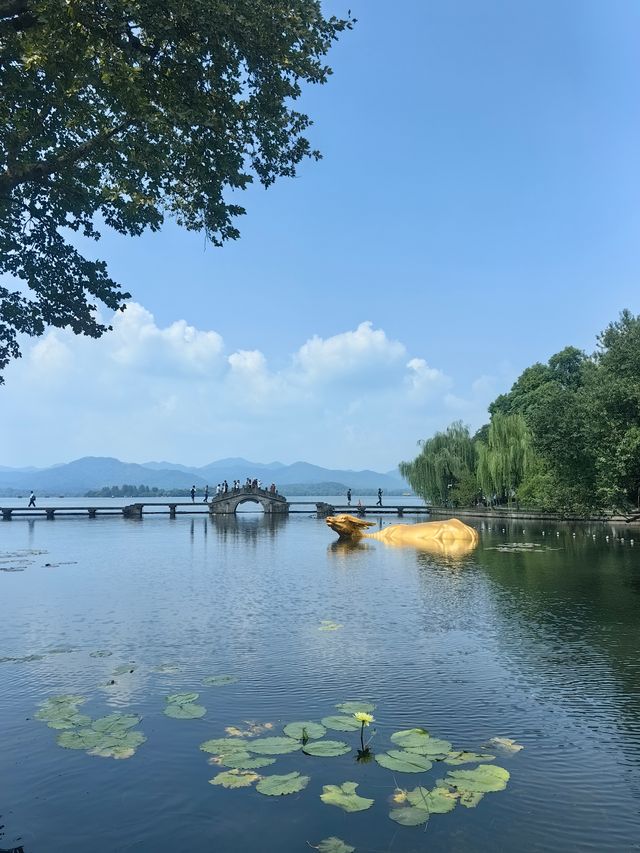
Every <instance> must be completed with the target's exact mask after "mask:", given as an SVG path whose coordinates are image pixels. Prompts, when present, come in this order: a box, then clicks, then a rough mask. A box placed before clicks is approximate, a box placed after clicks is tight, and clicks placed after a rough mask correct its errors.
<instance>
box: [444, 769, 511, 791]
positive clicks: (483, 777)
mask: <svg viewBox="0 0 640 853" xmlns="http://www.w3.org/2000/svg"><path fill="white" fill-rule="evenodd" d="M509 778H510V774H509V771H508V770H505V769H504V767H496V766H495V764H480V765H479V766H478V767H475V768H474V769H473V770H450V771H449V773H448V774H447V777H446V779H444V781H443V782H442V785H441V783H440V782H438V786H445V785H449V787H451V788H457V789H458V790H459V791H460V793H461V794H462V792H464V791H469V792H471V793H474V794H485V793H488V792H490V791H504V789H505V788H506V787H507V782H508V781H509Z"/></svg>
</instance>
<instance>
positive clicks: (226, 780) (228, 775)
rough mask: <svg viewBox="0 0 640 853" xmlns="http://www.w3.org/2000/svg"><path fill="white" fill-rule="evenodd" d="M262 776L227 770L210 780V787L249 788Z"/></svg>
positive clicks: (244, 771)
mask: <svg viewBox="0 0 640 853" xmlns="http://www.w3.org/2000/svg"><path fill="white" fill-rule="evenodd" d="M258 779H260V776H259V775H258V774H257V773H251V772H250V771H248V770H227V771H226V772H224V773H218V775H217V776H214V778H213V779H209V784H210V785H222V786H223V787H225V788H248V787H249V786H250V785H253V783H254V782H257V781H258Z"/></svg>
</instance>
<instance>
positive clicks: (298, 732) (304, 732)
mask: <svg viewBox="0 0 640 853" xmlns="http://www.w3.org/2000/svg"><path fill="white" fill-rule="evenodd" d="M284 733H285V734H286V736H287V737H292V738H293V739H294V740H302V739H303V738H305V737H306V738H308V739H309V740H314V739H315V738H319V737H322V736H323V735H326V733H327V730H326V729H325V727H324V726H321V725H320V723H311V722H302V723H288V724H287V725H286V726H285V727H284Z"/></svg>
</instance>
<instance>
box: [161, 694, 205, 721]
mask: <svg viewBox="0 0 640 853" xmlns="http://www.w3.org/2000/svg"><path fill="white" fill-rule="evenodd" d="M199 695H200V694H199V693H172V694H171V696H167V705H166V707H165V709H164V713H165V714H166V715H167V717H173V718H174V719H175V720H196V719H198V718H199V717H204V715H205V714H206V713H207V709H206V708H205V707H204V705H196V699H198V697H199Z"/></svg>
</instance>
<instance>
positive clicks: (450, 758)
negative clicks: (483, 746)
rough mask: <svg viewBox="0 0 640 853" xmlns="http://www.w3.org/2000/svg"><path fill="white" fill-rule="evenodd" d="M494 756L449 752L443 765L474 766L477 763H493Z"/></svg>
mask: <svg viewBox="0 0 640 853" xmlns="http://www.w3.org/2000/svg"><path fill="white" fill-rule="evenodd" d="M494 760H495V755H489V754H488V753H485V752H466V751H464V750H463V751H462V752H450V753H449V754H448V755H447V757H446V758H445V760H444V763H445V764H453V765H456V764H476V763H477V762H478V761H494Z"/></svg>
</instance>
